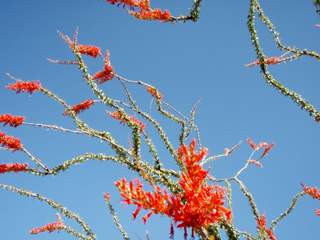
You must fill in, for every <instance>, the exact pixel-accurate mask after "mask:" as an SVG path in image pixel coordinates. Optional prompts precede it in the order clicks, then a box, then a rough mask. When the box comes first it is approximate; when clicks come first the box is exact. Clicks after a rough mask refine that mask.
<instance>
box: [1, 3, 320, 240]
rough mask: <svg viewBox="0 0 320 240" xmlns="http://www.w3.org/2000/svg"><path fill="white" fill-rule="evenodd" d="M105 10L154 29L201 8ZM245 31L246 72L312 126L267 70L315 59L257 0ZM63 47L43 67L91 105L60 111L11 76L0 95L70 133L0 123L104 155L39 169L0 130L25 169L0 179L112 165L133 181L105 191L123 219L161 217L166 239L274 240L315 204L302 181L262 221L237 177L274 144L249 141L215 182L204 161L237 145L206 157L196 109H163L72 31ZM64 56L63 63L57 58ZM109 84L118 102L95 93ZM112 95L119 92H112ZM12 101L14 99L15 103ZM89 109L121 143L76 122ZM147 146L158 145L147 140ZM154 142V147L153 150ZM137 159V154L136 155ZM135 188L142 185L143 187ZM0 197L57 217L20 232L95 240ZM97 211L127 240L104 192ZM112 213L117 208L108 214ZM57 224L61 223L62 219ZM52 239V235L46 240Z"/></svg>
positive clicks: (194, 16) (318, 196)
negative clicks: (306, 201)
mask: <svg viewBox="0 0 320 240" xmlns="http://www.w3.org/2000/svg"><path fill="white" fill-rule="evenodd" d="M107 2H109V3H110V4H113V5H116V4H118V5H125V7H128V9H129V14H131V15H133V16H134V17H135V18H138V19H141V20H155V21H161V22H163V23H171V22H186V21H189V20H191V21H197V20H198V18H199V14H200V3H201V1H194V5H193V7H192V8H191V10H190V14H189V15H187V16H179V17H173V16H172V15H171V13H170V11H168V10H161V9H157V8H153V7H152V6H151V4H150V2H149V1H148V0H146V1H143V0H141V1H134V0H133V1H124V0H122V1H117V0H114V1H112V0H108V1H107ZM255 14H258V16H259V18H260V19H261V20H262V21H263V23H264V24H265V25H266V26H267V27H268V28H269V30H270V31H271V33H272V34H273V36H274V38H275V41H276V44H278V47H279V48H280V49H281V50H282V51H283V50H284V51H285V53H284V54H283V55H280V56H276V57H266V56H265V55H264V54H263V52H262V49H261V46H260V43H259V41H258V36H257V33H256V30H255V25H254V17H255ZM248 28H249V32H250V35H251V39H252V41H253V44H254V46H255V49H256V52H257V56H258V60H255V61H254V62H252V63H249V64H247V67H251V66H260V67H261V70H262V73H263V75H264V77H265V78H266V80H267V81H268V83H269V84H270V85H272V86H274V87H275V88H276V89H278V90H279V91H280V92H281V93H282V94H284V95H287V96H289V97H291V98H292V99H293V100H294V101H295V102H297V103H298V104H299V105H300V107H302V108H303V109H305V110H306V111H308V112H309V113H310V115H312V117H314V119H315V120H316V121H319V112H318V111H317V110H316V109H315V108H314V107H313V106H312V105H311V104H309V103H308V102H306V101H305V100H304V99H303V98H301V97H300V96H299V95H297V94H296V93H294V92H292V91H291V90H288V89H287V88H285V87H284V86H283V85H282V84H280V83H279V82H277V81H276V80H275V79H274V78H273V76H272V75H271V74H270V73H269V72H268V71H267V67H268V65H272V64H280V63H283V62H288V61H291V60H296V59H298V58H300V57H302V56H311V57H314V58H316V59H318V58H319V56H318V53H315V52H313V51H308V50H300V49H297V48H290V47H286V46H285V45H282V43H281V42H280V39H279V38H278V33H277V32H276V31H275V29H274V26H273V24H272V23H271V22H270V20H269V19H268V17H267V16H266V15H265V14H264V12H263V11H262V8H261V6H260V5H259V2H258V1H257V0H254V1H250V9H249V15H248ZM58 34H59V35H60V37H61V39H62V41H63V42H65V44H66V46H67V47H68V48H69V50H70V55H69V56H68V57H67V58H68V59H71V60H59V59H60V57H58V58H59V59H52V58H49V59H48V60H49V62H51V63H53V64H59V65H66V66H67V67H70V68H76V69H78V70H79V71H80V74H81V75H82V78H83V79H82V80H83V82H84V83H85V84H86V85H87V86H88V88H89V89H90V90H91V91H92V95H93V96H94V97H86V96H82V97H83V101H81V102H79V103H76V104H70V103H69V102H68V101H67V100H66V99H64V98H62V97H60V96H59V95H58V94H56V93H54V91H51V90H49V89H48V88H47V87H46V86H45V83H44V82H40V81H37V80H35V81H27V80H23V79H19V78H17V77H16V76H15V75H14V74H9V73H8V74H7V77H8V79H9V80H10V81H11V82H9V83H8V84H7V85H6V88H7V90H11V91H13V92H15V93H17V94H28V95H31V97H32V96H33V95H35V94H43V95H44V96H46V97H48V99H49V100H52V101H53V102H55V103H57V104H59V105H61V106H62V108H63V111H62V112H61V114H62V115H63V116H65V117H66V118H70V119H71V120H72V121H73V124H74V128H66V127H62V126H58V125H52V124H44V123H33V122H28V121H27V119H28V116H26V117H24V116H20V115H14V114H11V113H3V114H1V115H0V122H1V123H3V125H4V127H6V128H10V127H11V128H18V127H21V126H24V125H25V126H33V127H39V128H43V129H48V130H54V131H59V132H62V133H65V134H77V135H83V136H86V137H89V138H91V139H96V140H99V141H101V143H102V144H103V145H105V146H108V147H109V149H110V150H108V151H106V152H105V153H85V154H82V155H80V156H76V157H74V158H72V159H70V160H66V161H64V162H63V163H61V164H59V165H57V166H54V167H49V166H48V165H49V164H48V162H47V161H45V160H42V159H40V158H39V157H38V156H37V155H36V154H33V153H32V151H31V150H29V148H28V147H27V143H25V142H22V141H21V140H20V139H19V138H18V137H16V136H11V135H10V134H8V133H6V130H3V131H1V132H0V144H1V147H2V149H3V150H4V151H12V152H14V153H18V152H21V153H23V154H24V156H25V157H26V158H28V159H29V160H30V161H29V162H27V160H26V161H23V162H15V163H9V162H8V163H1V164H0V173H2V174H10V173H19V174H33V175H35V176H39V177H46V176H50V175H58V174H64V172H65V171H67V170H69V169H70V168H72V167H73V166H74V165H76V164H82V163H84V162H87V161H90V160H97V161H101V162H113V163H115V164H118V165H122V166H124V167H125V168H128V169H129V170H131V171H132V172H134V173H136V174H137V175H138V176H139V177H138V178H136V179H129V178H128V177H125V176H124V177H123V178H121V179H119V180H117V181H116V182H115V187H116V188H117V189H118V191H119V195H120V197H121V200H122V202H123V203H125V204H127V205H132V206H133V207H134V208H133V210H132V213H131V212H128V215H131V214H132V217H133V219H136V218H140V216H141V215H142V219H141V221H143V222H144V223H147V222H148V221H150V218H152V217H153V215H162V216H164V217H166V218H168V219H170V221H171V224H170V225H168V226H167V227H166V228H165V231H167V232H168V238H171V239H173V238H175V237H176V234H177V232H180V231H182V232H183V235H184V238H185V239H187V238H200V239H210V240H214V239H217V240H218V239H223V238H224V237H225V238H227V239H251V240H258V239H261V240H268V239H270V240H274V239H276V227H277V226H278V224H279V223H280V222H282V221H283V220H284V219H285V218H286V217H287V216H289V215H290V214H291V213H292V212H293V210H294V209H295V207H296V205H297V203H298V201H299V200H300V199H301V198H302V197H303V196H309V197H311V198H313V199H315V200H320V190H319V189H318V188H317V187H311V186H308V185H306V184H304V183H302V184H301V185H302V186H301V188H300V187H297V188H300V189H299V190H298V192H297V194H296V195H295V196H294V197H293V198H292V200H291V201H290V203H289V206H288V207H287V208H286V209H285V210H284V211H283V212H281V213H280V214H279V215H278V216H277V217H276V218H274V219H273V220H271V219H268V220H267V217H266V215H265V214H264V213H263V211H262V210H261V209H260V208H259V207H258V204H257V203H256V200H255V197H254V194H253V193H251V192H250V191H249V188H248V187H247V185H246V184H245V182H244V181H243V180H242V179H241V177H242V174H243V173H244V172H245V171H246V170H247V169H249V168H251V167H258V168H260V167H262V162H263V160H264V159H265V158H266V157H267V156H268V157H269V154H270V151H272V150H273V147H274V143H270V142H265V141H261V142H259V143H256V142H255V141H253V140H252V139H251V138H248V139H247V140H246V142H247V145H248V146H249V147H250V149H251V153H250V154H249V156H248V158H247V159H246V160H245V161H244V164H243V166H242V167H241V168H240V169H239V170H238V171H236V172H235V173H234V174H233V175H232V176H230V177H225V178H216V177H215V172H214V169H213V170H212V169H210V168H209V167H207V166H208V165H207V164H208V163H210V162H212V161H216V160H218V159H220V158H224V157H229V156H231V155H232V154H233V153H234V152H235V151H236V150H237V149H238V148H239V147H240V145H241V142H239V143H238V144H235V145H234V146H231V147H229V148H225V149H224V151H223V152H222V153H221V154H217V155H209V154H210V150H208V149H206V148H205V147H202V146H201V137H200V127H198V125H197V124H196V121H195V116H196V109H197V107H196V106H195V107H194V108H192V109H191V111H190V114H189V115H186V114H183V113H181V112H180V111H178V110H176V108H174V107H173V106H172V105H171V104H169V103H167V101H166V98H165V96H164V94H163V93H162V92H161V90H160V89H158V88H157V87H156V86H153V85H151V84H149V83H148V82H146V81H142V80H131V79H128V78H126V77H124V76H123V75H122V74H120V73H118V72H117V70H116V69H117V66H114V65H113V63H112V56H113V53H112V52H111V53H110V52H109V50H103V49H101V48H100V47H98V46H95V45H92V44H83V43H82V42H81V38H80V37H78V31H76V32H75V34H74V36H73V37H69V36H68V35H66V34H64V33H62V32H58ZM61 58H65V56H61ZM89 58H93V59H94V60H95V61H97V62H98V63H99V64H101V69H100V70H99V71H97V72H91V71H90V70H89V67H88V64H87V60H88V61H89ZM111 81H112V82H116V83H117V84H118V85H119V86H120V87H121V89H122V90H123V93H124V94H123V95H124V100H119V99H118V98H117V99H116V98H113V97H111V96H109V94H108V93H107V92H106V91H104V90H103V87H104V86H107V85H108V84H110V83H111ZM132 86H134V87H137V88H141V89H140V90H141V92H142V94H145V96H146V97H147V96H148V95H149V97H151V98H152V103H153V105H152V106H151V107H153V108H155V110H156V111H157V112H158V113H159V116H161V117H163V118H165V119H167V120H168V121H170V122H172V123H173V124H175V125H176V126H177V128H178V131H179V133H178V134H177V136H175V138H172V135H173V134H172V133H170V131H169V130H167V129H166V128H165V126H163V125H162V124H161V121H159V120H158V119H157V118H156V117H155V116H153V114H151V113H150V111H148V110H146V109H144V108H143V107H142V106H141V104H140V103H139V102H138V100H137V99H136V98H135V94H134V92H133V91H132V89H131V87H132ZM119 95H120V93H119ZM17 97H20V96H17ZM97 105H99V106H100V107H101V108H103V109H104V110H103V111H104V116H105V118H106V119H107V118H110V119H112V120H114V121H118V122H119V123H120V124H121V127H123V128H124V129H126V130H127V131H128V136H129V140H128V144H123V143H121V141H119V139H118V137H117V135H115V134H112V133H111V131H110V129H104V130H99V129H98V128H95V127H94V126H91V125H90V124H89V123H88V122H86V121H85V120H84V118H82V116H83V115H85V114H90V109H92V108H94V107H96V106H97ZM156 139H159V141H157V140H156ZM156 143H157V144H156ZM161 147H164V148H165V149H166V151H167V152H166V154H167V155H168V156H170V157H165V159H164V157H162V156H161V155H160V154H159V149H160V148H161ZM144 151H145V152H144ZM144 186H147V187H146V188H145V187H144ZM235 186H237V187H239V188H240V191H241V193H242V196H243V198H244V199H245V200H246V201H247V204H248V205H249V207H250V209H251V212H252V219H253V220H254V221H255V223H256V231H253V232H252V231H244V230H242V229H240V227H239V226H237V224H236V223H235V222H234V219H233V216H234V214H235V213H236V212H237V209H235V208H234V207H233V205H234V202H233V199H234V198H233V191H232V189H233V188H234V187H235ZM0 187H1V188H2V189H5V190H8V191H11V192H16V193H18V194H20V195H22V196H27V197H31V198H33V199H35V200H38V201H42V202H44V203H46V204H47V205H48V206H50V207H52V208H53V209H54V210H55V211H56V212H57V220H56V221H55V222H50V223H47V222H44V223H43V225H41V226H38V227H34V226H30V234H33V235H37V234H42V233H44V232H59V231H65V232H67V233H68V234H70V235H72V236H74V237H75V238H76V239H86V240H94V239H98V238H97V237H96V233H95V231H94V230H93V229H94V226H92V227H91V226H90V225H89V224H88V223H87V222H86V221H85V220H84V219H82V218H81V217H80V216H79V215H78V214H76V213H74V212H73V211H71V210H69V208H66V207H65V206H64V205H62V204H60V203H59V202H58V201H56V200H54V199H51V198H48V197H46V196H44V195H42V194H39V193H36V192H33V191H29V190H26V189H23V188H19V187H16V186H13V185H7V184H0ZM101 198H104V201H105V203H106V207H107V208H108V210H109V212H110V214H111V216H112V218H113V220H114V223H115V226H116V227H117V228H118V229H119V232H120V234H119V238H120V237H121V236H122V238H123V239H129V238H132V236H129V234H128V233H127V232H126V230H125V227H124V226H123V225H122V223H121V220H120V219H119V217H118V216H117V214H116V210H115V209H116V208H118V205H119V203H118V202H116V201H115V200H114V199H116V198H115V197H114V196H113V195H111V194H110V193H109V190H108V189H106V190H105V193H104V195H102V194H101ZM115 206H117V207H116V208H115ZM319 211H320V210H319V209H318V210H317V209H315V214H316V215H320V214H319ZM67 218H69V219H71V220H73V221H75V222H76V223H78V224H79V226H80V227H81V230H80V228H73V227H71V225H69V224H68V223H67V221H68V220H67ZM66 220H67V221H66ZM52 237H55V236H52Z"/></svg>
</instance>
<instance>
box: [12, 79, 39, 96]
mask: <svg viewBox="0 0 320 240" xmlns="http://www.w3.org/2000/svg"><path fill="white" fill-rule="evenodd" d="M6 88H8V89H10V90H13V91H16V93H20V92H28V93H30V94H31V93H33V92H36V91H39V90H40V89H41V84H40V82H39V81H32V82H24V81H16V82H15V83H12V84H8V85H7V86H6Z"/></svg>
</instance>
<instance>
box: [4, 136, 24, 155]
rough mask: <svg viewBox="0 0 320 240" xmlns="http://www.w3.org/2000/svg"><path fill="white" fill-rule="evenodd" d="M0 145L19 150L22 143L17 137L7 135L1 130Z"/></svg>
mask: <svg viewBox="0 0 320 240" xmlns="http://www.w3.org/2000/svg"><path fill="white" fill-rule="evenodd" d="M0 145H1V146H2V147H6V148H8V149H10V150H12V151H17V150H21V148H22V144H21V142H20V140H19V139H18V138H15V137H12V136H8V135H6V134H5V133H3V132H0Z"/></svg>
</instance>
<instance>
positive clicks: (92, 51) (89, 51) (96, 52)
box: [59, 32, 101, 58]
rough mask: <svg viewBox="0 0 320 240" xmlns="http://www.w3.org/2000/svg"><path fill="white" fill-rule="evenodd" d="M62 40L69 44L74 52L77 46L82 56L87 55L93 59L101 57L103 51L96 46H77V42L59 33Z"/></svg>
mask: <svg viewBox="0 0 320 240" xmlns="http://www.w3.org/2000/svg"><path fill="white" fill-rule="evenodd" d="M59 34H60V36H61V38H62V39H63V40H64V41H65V42H66V43H67V44H69V46H70V48H71V49H73V50H74V48H75V46H77V51H78V52H79V53H80V54H83V55H87V56H90V57H93V58H96V57H97V56H100V55H101V50H100V48H99V47H97V46H94V45H84V44H78V43H77V44H75V41H72V40H71V39H70V37H69V36H68V35H65V34H63V33H61V32H59Z"/></svg>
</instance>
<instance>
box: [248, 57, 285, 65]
mask: <svg viewBox="0 0 320 240" xmlns="http://www.w3.org/2000/svg"><path fill="white" fill-rule="evenodd" d="M286 60H287V59H286V58H283V57H279V56H274V57H268V58H266V59H264V63H265V64H268V65H272V64H278V63H281V62H283V61H286ZM260 64H261V61H260V60H259V59H258V60H256V61H254V62H251V63H248V64H246V65H245V66H246V67H253V66H257V65H260Z"/></svg>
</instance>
